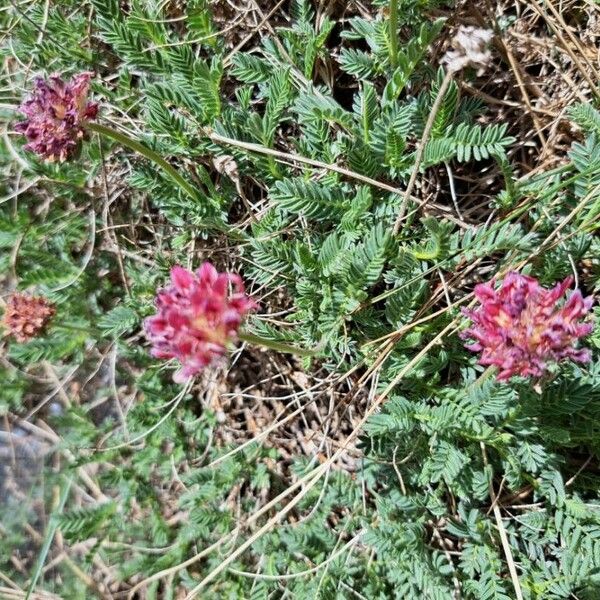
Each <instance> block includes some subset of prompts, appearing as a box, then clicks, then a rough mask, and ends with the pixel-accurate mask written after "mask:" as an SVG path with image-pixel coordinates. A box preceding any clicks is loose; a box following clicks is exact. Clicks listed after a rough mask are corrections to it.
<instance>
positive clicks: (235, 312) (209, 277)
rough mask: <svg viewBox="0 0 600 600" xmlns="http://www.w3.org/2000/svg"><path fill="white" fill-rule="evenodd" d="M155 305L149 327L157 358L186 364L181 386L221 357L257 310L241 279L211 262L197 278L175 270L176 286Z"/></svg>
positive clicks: (178, 376) (180, 374)
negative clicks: (248, 316)
mask: <svg viewBox="0 0 600 600" xmlns="http://www.w3.org/2000/svg"><path fill="white" fill-rule="evenodd" d="M230 286H231V287H232V288H233V290H232V293H229V287H230ZM155 304H156V308H157V309H158V311H157V314H156V315H154V316H152V317H149V318H148V319H146V322H145V329H146V334H147V336H148V339H149V340H150V342H151V343H152V355H153V356H155V357H156V358H165V359H170V358H175V359H177V360H178V361H179V362H180V363H181V365H182V368H181V369H180V370H179V371H177V373H175V376H174V379H175V381H176V382H178V383H183V382H185V381H186V380H187V379H188V377H193V376H194V375H196V374H197V373H198V372H199V371H201V370H202V369H203V368H204V367H206V366H208V365H210V364H212V363H214V362H215V361H217V360H218V359H219V358H220V357H222V356H223V355H224V354H225V352H226V350H227V345H228V344H229V343H230V342H231V341H232V340H234V339H235V338H236V337H237V332H238V329H239V327H240V325H241V322H242V320H243V318H244V316H245V315H246V314H247V313H248V312H249V311H251V310H253V309H255V308H256V307H257V305H256V303H255V302H254V301H253V300H252V299H250V298H249V297H248V296H247V295H246V294H245V292H244V284H243V283H242V279H241V277H240V276H239V275H236V274H234V273H219V272H217V270H216V269H215V267H214V266H213V265H212V264H210V263H208V262H205V263H204V264H203V265H202V266H201V267H200V268H199V269H198V270H197V271H196V272H195V273H192V272H190V271H188V270H187V269H184V268H183V267H173V269H172V270H171V285H170V286H169V287H167V288H165V289H162V290H160V291H159V292H158V295H157V297H156V302H155Z"/></svg>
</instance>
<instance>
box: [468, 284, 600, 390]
mask: <svg viewBox="0 0 600 600" xmlns="http://www.w3.org/2000/svg"><path fill="white" fill-rule="evenodd" d="M572 281H573V278H572V277H567V278H566V279H565V280H564V281H563V282H562V283H559V284H558V285H556V286H555V287H554V288H552V289H551V290H547V289H546V288H543V287H542V286H541V285H540V284H539V282H538V281H537V280H536V279H534V278H533V277H527V276H525V275H521V274H520V273H515V272H511V273H508V274H507V275H506V277H505V278H504V281H503V282H502V285H501V286H500V287H499V288H498V289H494V283H495V282H494V280H492V281H491V282H489V283H485V284H479V285H477V286H475V296H476V297H477V299H478V300H479V302H480V303H481V306H480V307H479V308H477V309H475V310H468V309H465V310H464V311H463V312H464V314H465V315H466V316H467V317H469V318H470V319H471V321H472V325H471V327H469V328H468V329H466V330H465V331H463V332H462V333H461V337H463V338H470V339H472V340H474V342H472V343H470V344H468V345H467V346H466V347H467V348H468V349H469V350H472V351H473V352H481V358H480V359H479V363H480V364H482V365H496V366H497V367H498V368H499V373H498V376H497V378H498V380H499V381H505V380H507V379H510V378H511V377H512V376H513V375H522V376H524V377H528V376H529V377H540V376H541V375H543V374H544V372H545V371H546V369H547V368H548V366H549V365H551V364H553V363H557V362H559V361H561V360H566V359H570V360H574V361H577V362H581V363H585V362H589V360H590V359H591V353H590V351H589V350H587V349H578V348H576V343H577V340H578V339H579V338H581V337H584V336H586V335H588V334H589V333H591V331H592V328H593V327H592V324H591V323H589V322H588V323H584V322H582V320H583V319H584V317H585V316H586V315H587V314H588V312H589V310H590V308H591V307H592V303H593V298H592V297H591V296H590V297H588V298H583V296H582V295H581V291H580V290H575V291H574V292H573V293H572V294H571V296H570V297H569V299H568V300H567V301H566V302H564V303H563V304H562V306H559V305H558V301H559V299H560V298H561V297H562V296H563V295H564V294H565V292H566V290H567V288H568V287H569V286H570V285H571V283H572Z"/></svg>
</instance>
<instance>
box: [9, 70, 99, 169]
mask: <svg viewBox="0 0 600 600" xmlns="http://www.w3.org/2000/svg"><path fill="white" fill-rule="evenodd" d="M90 77H91V74H90V73H81V74H79V75H76V76H75V77H73V79H72V80H71V81H69V82H68V83H66V82H64V81H63V80H62V79H61V78H60V77H58V76H57V75H54V76H52V77H50V78H49V79H48V80H47V81H46V80H44V79H41V78H38V79H36V80H35V89H34V91H33V93H32V95H31V97H30V98H28V99H27V100H26V101H25V102H23V104H21V106H20V108H19V111H20V112H21V113H22V114H24V115H25V116H26V117H27V118H26V119H25V120H24V121H21V122H20V123H17V124H16V126H15V129H16V130H17V131H18V132H20V133H22V134H24V135H25V137H26V138H27V144H26V145H25V148H26V149H27V150H31V151H32V152H35V153H36V154H39V155H40V156H41V157H43V158H44V159H45V160H47V161H55V160H59V161H64V160H66V159H67V158H68V157H69V156H71V155H72V154H73V153H74V152H75V150H76V149H77V147H78V145H79V142H80V141H81V139H82V138H83V137H84V136H85V129H84V125H85V122H86V120H89V119H94V118H95V117H96V115H97V114H98V105H97V104H96V103H95V102H88V101H87V95H88V91H89V87H90Z"/></svg>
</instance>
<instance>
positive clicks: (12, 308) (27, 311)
mask: <svg viewBox="0 0 600 600" xmlns="http://www.w3.org/2000/svg"><path fill="white" fill-rule="evenodd" d="M55 313H56V309H55V307H54V304H52V303H51V302H50V301H48V300H47V299H46V298H43V297H41V296H28V295H27V294H20V293H17V292H15V293H14V294H12V295H11V296H10V297H9V299H8V301H7V302H6V309H5V311H4V316H3V317H2V325H3V326H4V327H5V328H6V335H12V336H13V337H14V338H15V340H17V342H20V343H23V342H28V341H29V340H31V339H32V338H34V337H36V336H38V335H39V334H40V333H41V332H42V331H43V330H44V328H45V327H46V325H48V322H49V321H50V319H52V317H53V316H54V314H55Z"/></svg>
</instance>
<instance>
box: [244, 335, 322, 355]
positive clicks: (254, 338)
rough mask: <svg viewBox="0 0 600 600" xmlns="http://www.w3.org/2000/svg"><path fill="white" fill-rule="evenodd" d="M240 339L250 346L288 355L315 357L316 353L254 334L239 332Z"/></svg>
mask: <svg viewBox="0 0 600 600" xmlns="http://www.w3.org/2000/svg"><path fill="white" fill-rule="evenodd" d="M238 337H239V338H240V340H242V341H243V342H248V343H249V344H255V345H257V346H264V347H265V348H271V349H272V350H277V351H278V352H285V353H286V354H297V355H298V356H314V355H315V354H316V351H314V350H307V349H306V348H297V347H296V346H289V345H288V344H283V343H282V342H275V341H273V340H266V339H265V338H262V337H260V336H258V335H254V334H252V333H244V332H239V333H238Z"/></svg>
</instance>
